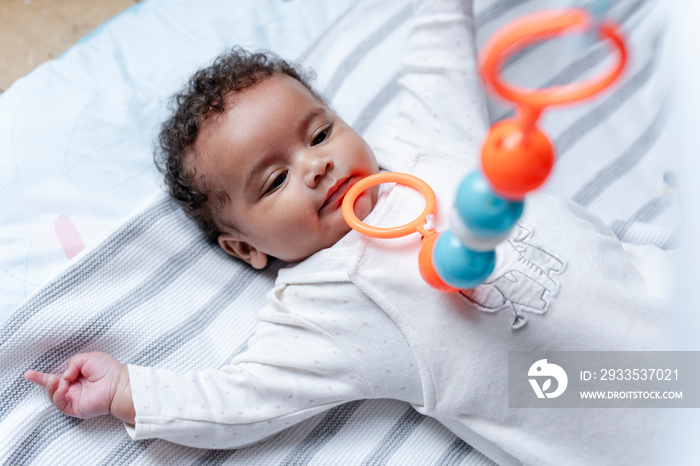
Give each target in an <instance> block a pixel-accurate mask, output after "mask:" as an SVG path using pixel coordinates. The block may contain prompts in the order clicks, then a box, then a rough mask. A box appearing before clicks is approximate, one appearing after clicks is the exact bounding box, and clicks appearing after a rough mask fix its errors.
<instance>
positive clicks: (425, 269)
mask: <svg viewBox="0 0 700 466" xmlns="http://www.w3.org/2000/svg"><path fill="white" fill-rule="evenodd" d="M439 236H440V234H439V233H436V234H434V235H429V236H425V237H423V240H422V241H421V247H420V252H419V253H418V269H419V270H420V274H421V277H423V280H425V281H426V283H427V284H428V285H430V286H432V287H433V288H435V289H436V290H439V291H444V292H446V293H456V292H458V291H459V290H458V289H457V288H453V287H451V286H450V285H448V284H447V283H445V282H444V281H442V279H441V278H440V276H439V275H438V274H437V271H436V270H435V267H434V266H433V248H434V247H435V241H437V239H438V237H439Z"/></svg>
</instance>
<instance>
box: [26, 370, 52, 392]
mask: <svg viewBox="0 0 700 466" xmlns="http://www.w3.org/2000/svg"><path fill="white" fill-rule="evenodd" d="M24 378H25V379H27V380H29V381H30V382H33V383H35V384H37V385H41V386H42V387H44V388H46V389H47V390H48V388H49V384H50V383H55V384H57V383H58V376H57V375H54V374H44V373H43V372H37V371H32V370H28V371H27V372H25V373H24ZM53 389H54V390H55V389H56V387H54V388H53Z"/></svg>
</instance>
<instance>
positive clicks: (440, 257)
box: [342, 9, 627, 292]
mask: <svg viewBox="0 0 700 466" xmlns="http://www.w3.org/2000/svg"><path fill="white" fill-rule="evenodd" d="M592 28H597V31H598V34H599V35H600V36H601V37H602V38H603V39H605V40H606V41H608V43H609V44H610V46H611V48H612V49H613V50H615V51H617V60H616V61H615V63H613V64H612V66H611V67H610V68H609V69H608V70H606V71H605V72H604V73H603V74H601V75H600V76H597V77H594V78H591V79H589V80H587V81H584V82H582V83H577V84H572V85H567V86H557V87H552V88H549V89H543V90H532V89H525V88H520V87H516V86H513V85H510V84H508V83H506V82H505V81H503V80H502V79H501V77H500V71H501V65H502V63H503V62H504V61H505V60H506V59H507V58H509V57H510V56H512V55H513V54H515V53H516V52H518V51H520V50H521V49H523V48H524V47H527V46H529V45H532V44H533V43H536V42H539V41H543V40H546V39H549V38H552V37H555V36H558V35H560V34H563V33H569V32H576V31H586V30H590V29H592ZM483 56H484V60H483V61H482V63H481V69H480V72H481V76H482V79H483V80H484V82H485V83H486V85H487V87H489V88H490V89H492V90H493V91H494V92H495V93H496V94H498V95H499V96H500V97H502V98H504V99H505V100H508V101H510V102H513V103H514V104H515V105H516V106H517V112H516V116H515V117H514V118H512V119H506V120H503V121H500V122H498V123H497V124H495V125H493V126H492V127H491V129H490V131H489V133H488V135H487V136H486V139H485V141H484V143H483V145H482V150H481V170H475V171H473V172H471V173H469V174H468V175H467V176H466V177H465V178H464V179H463V180H462V182H461V184H460V185H459V188H458V190H457V196H456V201H455V203H454V206H453V208H452V211H451V213H450V228H449V229H447V230H446V231H445V232H443V233H438V232H437V231H436V230H435V228H434V226H433V215H434V214H435V208H436V200H435V194H434V192H433V190H432V189H431V188H430V186H428V185H427V184H426V183H425V182H423V181H422V180H420V179H419V178H416V177H414V176H411V175H406V174H402V173H380V174H377V175H373V176H370V177H367V178H365V179H363V180H361V181H360V182H358V183H357V184H355V185H354V186H353V187H352V188H351V189H350V190H349V191H348V193H347V194H346V196H345V199H344V200H343V207H342V209H343V216H344V218H345V221H346V222H347V223H348V224H349V225H350V226H351V227H352V228H353V229H354V230H356V231H358V232H360V233H362V234H364V235H367V236H371V237H374V238H397V237H401V236H406V235H409V234H412V233H415V232H418V233H420V234H421V235H422V245H421V249H420V252H419V257H418V262H419V269H420V273H421V275H422V277H423V278H424V280H425V281H426V282H427V283H428V284H429V285H431V286H432V287H434V288H437V289H439V290H441V291H446V292H457V291H460V290H467V289H471V288H474V287H476V286H477V285H479V284H480V283H482V282H484V281H485V280H486V279H487V278H488V277H489V275H490V274H491V272H492V271H493V268H494V266H495V262H496V253H495V248H496V246H497V245H498V244H499V243H501V242H502V241H504V240H505V239H506V238H507V237H508V236H509V234H510V232H511V229H512V228H513V226H514V225H515V223H516V222H517V221H518V219H519V218H520V216H521V214H522V212H523V207H524V202H525V197H526V195H527V194H528V193H529V192H531V191H534V190H536V189H537V188H539V187H540V186H542V185H543V184H544V182H545V181H546V180H547V178H548V177H549V175H550V173H551V170H552V167H553V166H554V160H555V151H554V147H553V145H552V143H551V142H550V140H549V138H548V137H547V136H546V135H545V133H544V132H543V131H542V130H540V129H539V128H538V127H537V121H538V120H539V117H540V115H541V114H542V112H543V111H544V110H545V109H546V108H547V107H550V106H555V105H565V104H570V103H574V102H578V101H581V100H584V99H588V98H590V97H593V96H595V95H597V94H599V93H601V92H602V91H603V90H605V89H606V88H607V87H609V86H611V85H612V84H613V83H614V82H615V81H616V80H617V79H618V78H619V77H620V76H621V74H622V72H623V70H624V68H625V65H626V62H627V52H626V49H625V43H624V40H623V38H622V35H621V33H620V32H619V28H618V26H617V25H615V24H614V23H612V22H604V21H603V22H597V21H596V20H595V19H594V17H592V16H591V15H590V14H589V13H588V12H587V11H586V10H583V9H570V10H564V11H557V12H551V11H548V12H541V13H535V14H531V15H528V16H525V17H523V18H521V19H519V20H517V21H514V22H512V23H511V24H509V25H508V26H506V27H505V28H503V29H502V30H501V31H499V33H497V34H496V35H495V36H494V37H493V38H491V40H490V41H489V42H488V43H487V44H486V45H485V46H484V53H483ZM383 183H399V184H404V185H407V186H409V187H411V188H414V189H416V190H418V191H419V192H420V193H421V194H422V195H423V196H424V197H425V200H426V206H425V208H424V210H423V212H422V213H421V215H420V216H418V217H417V218H416V219H415V220H413V221H412V222H409V223H407V224H405V225H403V226H399V227H394V228H379V227H374V226H370V225H367V224H365V223H363V222H361V221H360V220H359V219H358V218H357V216H356V215H355V213H354V210H353V206H354V202H355V199H357V197H358V196H359V194H360V193H362V192H363V191H364V190H366V189H367V188H369V187H371V186H376V185H378V184H383Z"/></svg>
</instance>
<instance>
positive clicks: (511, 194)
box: [481, 119, 554, 201]
mask: <svg viewBox="0 0 700 466" xmlns="http://www.w3.org/2000/svg"><path fill="white" fill-rule="evenodd" d="M524 136H525V135H524V134H523V132H522V129H521V127H520V125H519V124H518V122H517V121H515V120H512V119H510V120H504V121H501V122H500V123H497V124H495V125H494V126H492V127H491V131H489V134H488V136H487V137H486V141H484V145H483V146H482V148H481V167H482V170H483V171H484V175H485V176H486V178H487V179H488V181H489V183H490V184H491V187H492V188H493V190H494V191H495V192H496V193H498V194H500V195H501V196H503V197H504V198H506V199H509V200H516V201H521V200H522V199H523V198H525V195H526V194H527V193H529V192H530V191H534V190H535V189H537V188H539V187H540V186H542V184H544V182H545V181H546V180H547V178H548V177H549V174H550V173H551V171H552V167H553V166H554V147H553V146H552V143H551V142H550V141H549V139H548V138H547V136H545V134H544V133H543V132H542V131H540V130H539V129H537V128H533V129H532V130H531V131H529V132H528V133H527V137H524Z"/></svg>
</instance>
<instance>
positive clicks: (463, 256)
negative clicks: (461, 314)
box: [433, 230, 496, 290]
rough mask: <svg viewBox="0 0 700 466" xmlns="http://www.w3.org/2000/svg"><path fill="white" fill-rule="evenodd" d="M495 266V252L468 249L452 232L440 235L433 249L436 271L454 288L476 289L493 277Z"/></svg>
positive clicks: (447, 231) (448, 231)
mask: <svg viewBox="0 0 700 466" xmlns="http://www.w3.org/2000/svg"><path fill="white" fill-rule="evenodd" d="M495 264H496V252H495V251H486V252H476V251H472V250H471V249H467V248H466V247H465V246H464V245H463V244H462V243H460V241H459V239H457V237H456V236H455V235H454V234H453V233H452V231H450V230H446V231H445V232H444V233H443V234H441V235H440V237H439V238H438V239H437V241H436V242H435V247H434V248H433V265H434V267H435V271H436V272H437V274H438V275H439V276H440V278H441V279H442V281H443V282H445V283H447V284H448V285H450V286H452V287H453V288H458V289H461V290H466V289H469V288H474V287H475V286H477V285H479V284H480V283H482V282H483V281H484V280H486V279H487V278H488V276H489V275H491V272H493V267H494V266H495Z"/></svg>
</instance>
